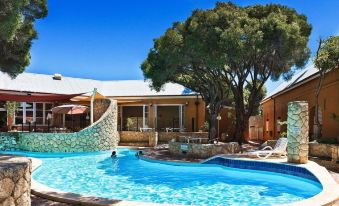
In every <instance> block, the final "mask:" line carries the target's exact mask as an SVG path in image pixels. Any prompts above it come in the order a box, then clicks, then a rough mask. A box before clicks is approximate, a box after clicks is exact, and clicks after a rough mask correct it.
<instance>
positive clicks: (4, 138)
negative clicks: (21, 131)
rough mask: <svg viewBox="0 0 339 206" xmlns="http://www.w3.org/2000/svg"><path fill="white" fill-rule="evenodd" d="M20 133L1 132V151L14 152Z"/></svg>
mask: <svg viewBox="0 0 339 206" xmlns="http://www.w3.org/2000/svg"><path fill="white" fill-rule="evenodd" d="M17 141H18V133H7V132H0V150H12V149H15V148H16V144H17Z"/></svg>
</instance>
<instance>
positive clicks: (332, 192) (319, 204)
mask: <svg viewBox="0 0 339 206" xmlns="http://www.w3.org/2000/svg"><path fill="white" fill-rule="evenodd" d="M217 158H223V159H225V160H231V161H232V160H233V161H244V162H258V163H259V164H260V162H265V163H271V164H274V165H276V164H284V165H288V166H293V167H300V168H305V169H306V170H307V171H308V172H310V173H311V174H312V175H314V177H315V178H316V179H317V181H319V182H320V184H321V185H322V187H323V190H322V191H321V192H320V193H319V194H317V195H315V196H313V197H311V198H308V199H305V200H301V201H297V202H293V203H289V204H283V206H330V205H334V204H335V202H336V201H337V200H339V185H338V184H337V183H336V181H335V180H334V179H333V177H332V176H331V174H330V173H329V172H328V171H327V169H326V168H325V167H322V166H320V165H318V164H317V163H315V162H313V161H308V163H307V164H290V163H287V159H286V158H284V159H265V160H260V159H250V158H237V157H233V158H232V157H229V156H225V155H217V156H214V157H211V158H209V159H207V160H205V161H203V162H202V163H206V162H208V161H211V162H213V160H214V159H217ZM217 162H218V161H216V162H215V163H216V164H218V163H217ZM231 164H232V163H231ZM249 165H255V164H249ZM231 167H232V165H231ZM247 169H255V168H247ZM261 170H262V169H261ZM267 171H270V170H269V169H267ZM308 176H309V175H308ZM304 178H305V177H304ZM306 178H307V177H306ZM308 178H309V177H308ZM309 179H312V178H309Z"/></svg>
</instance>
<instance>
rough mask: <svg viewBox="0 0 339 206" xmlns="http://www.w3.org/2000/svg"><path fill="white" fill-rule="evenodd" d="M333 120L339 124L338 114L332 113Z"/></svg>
mask: <svg viewBox="0 0 339 206" xmlns="http://www.w3.org/2000/svg"><path fill="white" fill-rule="evenodd" d="M331 119H333V120H334V121H337V122H338V123H339V115H337V114H336V113H334V112H333V113H331Z"/></svg>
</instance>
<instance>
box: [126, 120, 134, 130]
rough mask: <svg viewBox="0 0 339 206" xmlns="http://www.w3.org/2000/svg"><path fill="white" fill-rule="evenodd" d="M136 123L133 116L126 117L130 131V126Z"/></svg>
mask: <svg viewBox="0 0 339 206" xmlns="http://www.w3.org/2000/svg"><path fill="white" fill-rule="evenodd" d="M133 124H134V121H133V119H132V118H131V117H128V118H127V119H126V127H127V130H128V131H130V128H131V127H132V126H133Z"/></svg>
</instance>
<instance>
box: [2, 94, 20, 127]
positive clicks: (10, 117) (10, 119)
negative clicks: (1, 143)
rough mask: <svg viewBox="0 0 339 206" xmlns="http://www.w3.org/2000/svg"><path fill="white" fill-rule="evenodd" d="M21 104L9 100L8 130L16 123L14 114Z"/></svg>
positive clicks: (7, 104)
mask: <svg viewBox="0 0 339 206" xmlns="http://www.w3.org/2000/svg"><path fill="white" fill-rule="evenodd" d="M19 106H20V103H19V102H10V101H7V102H6V104H5V108H6V111H7V129H8V131H11V130H12V127H13V124H14V114H15V111H16V109H17V108H18V107H19Z"/></svg>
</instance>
